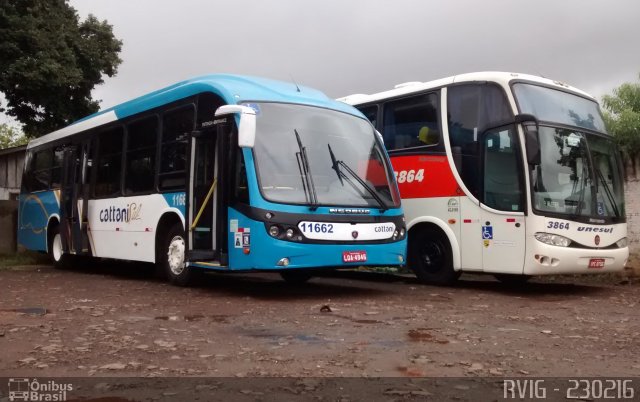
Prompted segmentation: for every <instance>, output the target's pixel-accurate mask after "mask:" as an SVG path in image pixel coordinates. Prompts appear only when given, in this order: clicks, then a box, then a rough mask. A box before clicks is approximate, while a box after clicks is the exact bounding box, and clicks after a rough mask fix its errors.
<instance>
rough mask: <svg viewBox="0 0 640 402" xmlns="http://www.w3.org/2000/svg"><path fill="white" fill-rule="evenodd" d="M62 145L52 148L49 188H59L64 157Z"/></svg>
mask: <svg viewBox="0 0 640 402" xmlns="http://www.w3.org/2000/svg"><path fill="white" fill-rule="evenodd" d="M64 149H65V147H64V146H63V145H58V146H57V147H55V148H53V168H52V169H51V188H60V180H61V174H62V159H63V158H64Z"/></svg>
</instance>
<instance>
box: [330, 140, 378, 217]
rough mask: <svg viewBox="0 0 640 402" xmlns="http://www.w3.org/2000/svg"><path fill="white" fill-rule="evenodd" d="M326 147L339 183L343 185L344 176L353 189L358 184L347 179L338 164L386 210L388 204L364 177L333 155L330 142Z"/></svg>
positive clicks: (356, 187)
mask: <svg viewBox="0 0 640 402" xmlns="http://www.w3.org/2000/svg"><path fill="white" fill-rule="evenodd" d="M327 147H328V148H329V155H330V156H331V163H332V165H333V166H332V167H331V168H332V169H333V170H335V171H336V174H337V175H338V178H339V179H340V184H342V185H343V186H344V183H343V181H342V179H343V178H344V180H346V182H347V183H349V184H350V185H351V186H352V187H353V188H354V189H356V190H358V186H356V185H355V183H353V181H351V179H349V178H348V177H347V175H346V174H344V172H343V171H342V169H340V166H342V167H343V168H344V170H346V171H347V172H349V174H350V175H351V176H352V177H353V178H354V179H356V181H357V182H358V183H360V185H361V186H362V187H363V188H364V189H365V190H367V192H368V193H369V194H371V196H372V197H373V198H374V199H375V200H376V202H377V203H378V204H379V205H380V210H381V211H386V210H387V209H389V206H388V205H387V204H386V203H385V202H384V201H383V200H382V198H380V196H379V195H378V193H377V192H376V190H374V189H372V188H371V187H370V186H369V184H368V183H367V182H366V181H364V179H362V177H360V176H358V174H357V173H356V172H354V171H353V169H351V168H350V167H349V165H347V164H346V163H345V162H344V161H339V160H337V159H336V157H335V155H334V154H333V150H332V149H331V144H327Z"/></svg>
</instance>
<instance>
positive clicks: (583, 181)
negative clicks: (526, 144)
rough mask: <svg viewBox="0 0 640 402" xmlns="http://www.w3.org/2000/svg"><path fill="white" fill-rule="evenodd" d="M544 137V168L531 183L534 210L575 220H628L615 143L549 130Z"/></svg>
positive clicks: (538, 169)
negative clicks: (567, 216) (625, 217)
mask: <svg viewBox="0 0 640 402" xmlns="http://www.w3.org/2000/svg"><path fill="white" fill-rule="evenodd" d="M539 135H540V154H541V163H540V165H537V166H535V168H534V169H533V170H532V177H531V178H532V185H533V198H534V199H533V204H534V208H536V209H537V210H540V211H545V212H553V213H559V214H566V215H569V216H571V217H575V218H578V217H589V218H595V219H604V218H611V219H612V220H614V221H617V220H620V219H624V216H625V212H624V194H623V190H622V176H621V173H620V169H619V166H620V165H619V163H620V161H619V160H618V152H617V148H616V146H615V144H614V143H613V142H612V141H611V140H610V139H607V138H603V137H601V136H598V135H595V134H587V133H583V132H580V131H574V130H570V129H563V128H553V127H546V126H541V127H540V130H539ZM589 152H591V156H590V157H589Z"/></svg>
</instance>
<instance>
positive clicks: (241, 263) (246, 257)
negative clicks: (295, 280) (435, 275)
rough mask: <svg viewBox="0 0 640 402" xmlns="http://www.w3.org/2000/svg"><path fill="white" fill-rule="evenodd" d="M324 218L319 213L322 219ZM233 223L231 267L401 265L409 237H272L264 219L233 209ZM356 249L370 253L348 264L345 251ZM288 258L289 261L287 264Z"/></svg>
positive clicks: (230, 210)
mask: <svg viewBox="0 0 640 402" xmlns="http://www.w3.org/2000/svg"><path fill="white" fill-rule="evenodd" d="M322 218H323V216H322V215H318V219H322ZM324 218H327V217H326V216H324ZM229 222H230V225H229V237H228V238H229V243H228V244H229V270H252V269H256V270H282V269H288V268H314V267H342V268H349V267H358V266H397V265H402V264H404V261H405V254H406V246H407V244H406V238H405V239H401V240H397V241H389V242H388V243H377V244H371V243H369V244H367V243H360V244H359V243H357V242H348V243H344V242H331V243H329V242H325V243H302V242H295V241H287V240H280V239H277V238H274V237H272V236H271V235H269V233H268V232H267V228H266V226H265V223H264V222H261V221H257V220H253V219H250V218H248V217H247V216H245V215H243V214H242V213H240V212H239V211H237V210H235V209H233V208H229ZM354 252H355V253H357V252H364V253H366V261H362V260H355V261H353V262H346V263H345V262H344V261H343V254H344V253H354ZM361 255H362V254H361ZM285 258H286V259H287V264H286V265H283V259H285ZM279 263H280V265H279Z"/></svg>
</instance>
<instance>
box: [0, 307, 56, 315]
mask: <svg viewBox="0 0 640 402" xmlns="http://www.w3.org/2000/svg"><path fill="white" fill-rule="evenodd" d="M0 312H3V313H18V314H28V315H38V316H41V315H45V314H47V313H48V312H49V311H48V310H47V309H46V308H43V307H23V308H3V309H0Z"/></svg>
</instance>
